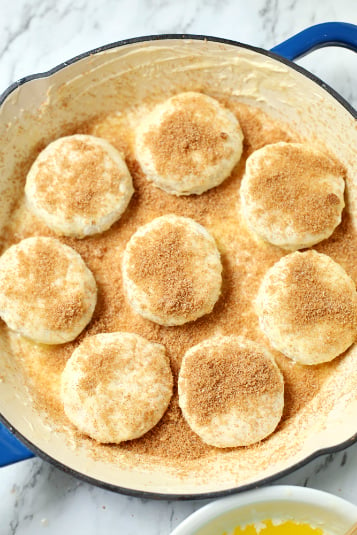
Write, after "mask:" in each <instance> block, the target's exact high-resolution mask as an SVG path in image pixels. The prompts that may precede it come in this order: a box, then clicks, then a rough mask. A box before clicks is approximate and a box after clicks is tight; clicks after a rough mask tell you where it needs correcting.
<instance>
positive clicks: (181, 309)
mask: <svg viewBox="0 0 357 535" xmlns="http://www.w3.org/2000/svg"><path fill="white" fill-rule="evenodd" d="M197 238H198V239H199V236H198V237H197ZM186 242H187V233H186V231H185V229H184V228H183V227H182V226H180V225H178V226H175V225H174V224H172V223H169V222H166V223H165V226H162V227H161V228H160V230H158V232H157V233H155V235H153V233H151V234H148V233H147V234H146V235H145V236H142V237H138V238H137V241H136V243H135V254H132V256H131V262H132V264H131V265H130V267H129V270H128V271H129V276H130V277H131V278H132V279H133V280H134V281H135V283H136V284H137V285H138V286H139V287H140V288H142V289H143V290H144V291H146V292H150V295H151V300H150V304H151V306H152V310H153V311H160V312H165V313H167V314H175V313H177V314H180V315H181V314H182V315H187V316H189V315H190V314H191V313H192V312H193V311H195V310H197V309H199V308H200V307H201V306H202V302H203V300H202V287H201V286H200V284H199V280H197V274H195V266H196V265H197V264H198V263H199V260H200V259H199V258H197V256H198V254H197V253H196V252H195V255H194V256H195V257H196V258H194V259H192V251H190V250H189V248H188V247H187V243H186ZM199 256H202V258H201V261H202V265H204V261H205V255H204V254H202V255H199Z"/></svg>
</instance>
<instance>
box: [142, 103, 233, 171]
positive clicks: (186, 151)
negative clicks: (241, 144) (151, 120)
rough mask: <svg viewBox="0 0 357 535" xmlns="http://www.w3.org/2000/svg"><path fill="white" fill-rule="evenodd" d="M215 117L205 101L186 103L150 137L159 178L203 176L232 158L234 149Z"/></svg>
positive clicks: (146, 138) (168, 115)
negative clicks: (205, 170)
mask: <svg viewBox="0 0 357 535" xmlns="http://www.w3.org/2000/svg"><path fill="white" fill-rule="evenodd" d="M212 113H213V108H212V107H211V106H209V105H208V104H207V103H206V102H204V101H203V100H201V99H193V100H191V101H186V102H185V107H184V108H178V109H176V110H175V111H173V113H168V114H167V115H166V116H165V118H164V120H163V121H162V123H161V125H160V128H159V129H158V130H157V129H153V130H152V131H149V132H148V133H147V134H146V136H145V142H146V143H147V146H148V147H149V149H150V150H151V153H152V156H153V159H154V162H155V166H156V169H157V172H158V173H159V174H161V175H173V176H176V177H183V176H185V175H188V174H192V173H199V172H200V171H203V170H204V169H205V167H206V166H208V165H215V164H216V163H217V162H218V160H219V159H221V158H222V157H226V158H227V157H228V156H229V155H230V151H231V149H230V148H229V147H227V146H226V145H225V143H224V142H225V141H226V139H227V138H228V135H227V134H226V133H225V132H222V131H221V130H220V128H218V126H215V123H214V122H212V119H213V117H212ZM197 153H199V155H200V158H197Z"/></svg>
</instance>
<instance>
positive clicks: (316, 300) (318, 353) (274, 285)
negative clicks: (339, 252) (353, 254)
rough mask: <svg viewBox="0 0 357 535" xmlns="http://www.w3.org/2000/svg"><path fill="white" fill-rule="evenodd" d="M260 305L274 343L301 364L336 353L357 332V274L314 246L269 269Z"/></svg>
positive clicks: (262, 323) (261, 317)
mask: <svg viewBox="0 0 357 535" xmlns="http://www.w3.org/2000/svg"><path fill="white" fill-rule="evenodd" d="M256 310H257V314H258V316H259V323H260V327H261V329H262V330H263V332H264V333H265V334H266V336H267V337H268V339H269V341H270V343H271V344H272V346H273V347H274V348H275V349H277V350H278V351H281V352H282V353H283V354H284V355H286V356H287V357H289V358H291V359H293V360H295V361H297V362H299V363H301V364H320V363H321V362H328V361H330V360H332V359H334V358H335V357H337V356H338V355H340V354H341V353H343V352H344V351H345V350H346V349H348V348H349V347H350V345H351V344H353V342H354V341H355V338H356V335H357V292H356V287H355V284H354V282H353V280H352V279H351V278H350V277H349V276H348V275H347V273H346V272H345V270H344V269H343V268H342V267H341V266H340V265H339V264H337V262H335V261H334V260H332V258H330V257H329V256H327V255H325V254H320V253H317V252H316V251H314V250H311V251H305V252H303V253H300V252H295V253H291V254H289V255H287V256H284V257H283V258H282V259H281V260H279V262H277V263H276V264H274V266H273V267H272V268H270V269H269V270H268V271H267V273H266V275H265V277H264V279H263V281H262V284H261V286H260V289H259V292H258V296H257V299H256Z"/></svg>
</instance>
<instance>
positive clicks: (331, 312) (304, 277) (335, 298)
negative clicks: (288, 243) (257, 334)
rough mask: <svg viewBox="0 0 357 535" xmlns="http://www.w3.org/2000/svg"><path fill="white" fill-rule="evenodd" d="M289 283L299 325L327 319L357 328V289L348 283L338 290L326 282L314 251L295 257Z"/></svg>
mask: <svg viewBox="0 0 357 535" xmlns="http://www.w3.org/2000/svg"><path fill="white" fill-rule="evenodd" d="M315 254H316V253H315ZM285 282H286V284H287V285H288V287H289V297H288V301H287V307H288V310H289V311H291V316H292V321H293V323H294V325H296V327H297V328H302V327H308V326H309V325H311V323H316V322H323V321H325V320H331V321H332V322H334V323H338V324H340V325H347V326H351V327H353V328H355V329H356V328H357V294H356V291H355V289H354V288H352V291H351V287H350V286H348V285H347V284H344V288H343V289H339V290H338V289H335V288H334V287H333V286H332V284H331V283H329V282H326V281H325V280H324V278H323V274H322V275H321V273H320V272H319V270H318V269H317V268H316V266H315V265H314V262H313V257H312V256H311V254H310V255H309V253H304V254H303V255H298V256H296V257H295V258H294V263H293V265H291V266H290V267H289V272H288V274H287V277H286V281H285ZM340 284H342V280H341V279H340Z"/></svg>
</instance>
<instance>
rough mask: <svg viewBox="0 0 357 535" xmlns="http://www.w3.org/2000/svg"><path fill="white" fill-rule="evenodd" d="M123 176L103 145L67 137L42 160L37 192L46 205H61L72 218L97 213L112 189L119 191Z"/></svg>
mask: <svg viewBox="0 0 357 535" xmlns="http://www.w3.org/2000/svg"><path fill="white" fill-rule="evenodd" d="M121 178H122V173H121V172H120V170H119V169H118V168H117V166H116V165H114V163H113V162H112V161H111V160H110V159H109V158H108V155H107V154H106V153H105V151H104V149H103V148H102V147H100V146H95V145H94V144H89V143H85V142H84V141H82V140H80V139H78V138H68V137H67V138H64V139H63V141H62V144H61V146H60V147H58V149H57V151H54V152H53V153H51V154H48V155H47V156H46V159H45V160H44V161H40V162H39V164H38V172H37V175H36V187H37V194H38V196H39V199H40V201H41V204H42V205H43V206H44V207H47V208H48V209H49V210H53V209H56V208H59V207H60V208H62V209H63V212H64V215H65V217H67V218H69V219H70V218H71V217H72V216H73V215H76V214H82V215H86V216H93V214H96V213H97V211H98V209H99V207H100V205H101V203H102V202H103V198H105V196H106V195H107V194H108V193H110V194H112V195H118V193H119V191H120V190H119V187H118V184H119V182H120V180H121Z"/></svg>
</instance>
